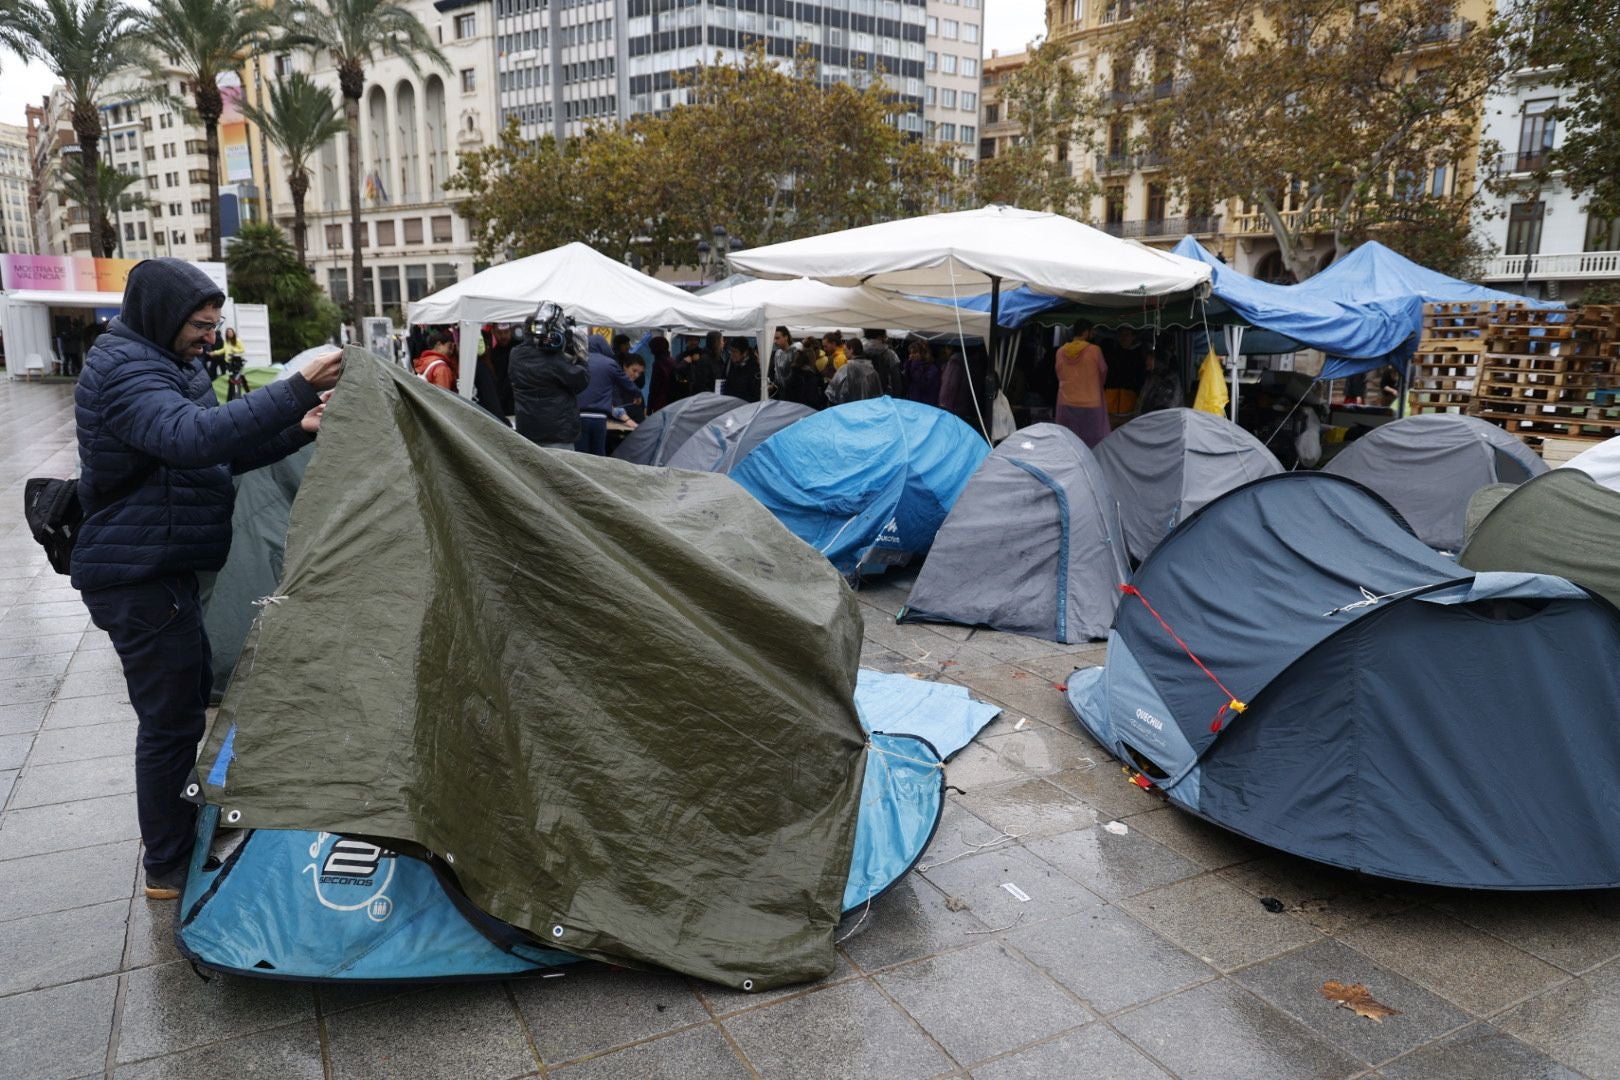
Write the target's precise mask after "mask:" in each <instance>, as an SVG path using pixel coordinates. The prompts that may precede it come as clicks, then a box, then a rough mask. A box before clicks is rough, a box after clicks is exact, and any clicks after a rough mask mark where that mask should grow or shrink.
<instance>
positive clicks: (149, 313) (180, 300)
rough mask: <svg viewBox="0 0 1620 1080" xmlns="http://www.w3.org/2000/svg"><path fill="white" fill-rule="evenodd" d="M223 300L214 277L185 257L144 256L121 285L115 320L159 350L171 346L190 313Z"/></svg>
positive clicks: (223, 296)
mask: <svg viewBox="0 0 1620 1080" xmlns="http://www.w3.org/2000/svg"><path fill="white" fill-rule="evenodd" d="M223 303H225V294H224V293H223V292H221V291H220V288H219V286H218V285H216V284H215V283H214V279H213V278H211V277H209V276H208V275H207V274H205V273H203V272H202V271H201V270H199V269H198V268H197V267H196V266H195V265H193V264H192V263H189V262H187V261H186V260H184V259H143V260H141V261H140V262H138V263H136V264H135V266H134V268H133V269H132V270H130V272H129V280H128V281H127V282H126V283H125V284H124V306H123V307H122V308H120V309H119V312H118V320H119V321H120V322H122V323H123V324H124V325H125V326H126V327H128V328H129V329H130V330H133V331H134V332H135V333H137V334H139V335H140V336H141V337H143V338H145V339H146V340H147V341H150V342H151V343H152V344H153V345H156V346H157V347H158V348H160V349H165V350H167V349H172V348H173V347H174V339H175V338H176V337H178V336H179V334H180V326H181V324H183V323H184V322H185V321H186V320H187V319H189V318H190V317H191V313H192V312H194V311H196V310H197V309H198V308H200V307H207V306H208V305H210V304H223Z"/></svg>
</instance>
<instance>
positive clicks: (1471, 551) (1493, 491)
mask: <svg viewBox="0 0 1620 1080" xmlns="http://www.w3.org/2000/svg"><path fill="white" fill-rule="evenodd" d="M1492 502H1494V504H1495V505H1494V506H1492V507H1491V509H1490V511H1489V513H1486V514H1484V515H1483V520H1481V521H1480V523H1479V526H1478V528H1476V529H1475V530H1474V531H1473V533H1472V535H1470V536H1469V538H1468V544H1467V546H1466V547H1464V548H1463V549H1462V553H1461V554H1460V555H1458V556H1457V561H1458V562H1460V563H1462V564H1463V565H1464V566H1466V567H1468V568H1469V569H1470V570H1523V571H1527V572H1530V573H1535V574H1557V575H1558V576H1559V577H1563V578H1568V579H1569V580H1570V581H1573V582H1575V583H1576V584H1577V585H1584V586H1586V587H1587V588H1588V589H1591V590H1592V591H1593V592H1595V593H1598V594H1599V595H1601V596H1604V597H1606V598H1607V599H1608V600H1609V602H1610V603H1612V604H1616V605H1620V491H1615V490H1613V489H1612V488H1607V487H1604V486H1603V485H1602V484H1600V483H1598V482H1597V481H1596V480H1593V479H1592V478H1591V476H1589V475H1588V474H1587V473H1586V472H1584V471H1582V470H1580V469H1553V470H1551V471H1550V472H1547V473H1545V474H1544V475H1542V476H1538V477H1536V478H1535V479H1534V480H1531V481H1529V482H1527V483H1524V484H1521V485H1519V486H1518V487H1516V488H1486V489H1484V490H1482V491H1480V492H1479V493H1478V494H1477V495H1476V496H1475V504H1480V503H1492ZM1475 512H1476V506H1475V505H1471V506H1470V507H1469V516H1470V517H1472V516H1473V514H1474V513H1475ZM1611 662H1613V661H1611Z"/></svg>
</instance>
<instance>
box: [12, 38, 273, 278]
mask: <svg viewBox="0 0 1620 1080" xmlns="http://www.w3.org/2000/svg"><path fill="white" fill-rule="evenodd" d="M166 89H167V91H168V92H169V93H170V94H171V95H173V96H175V97H180V98H184V97H187V96H188V91H187V88H186V86H185V84H184V82H183V81H182V80H181V79H180V78H179V77H178V76H175V77H174V82H173V83H172V84H171V85H170V86H168V87H167V88H166ZM98 104H99V106H100V109H101V130H102V135H101V155H102V160H103V161H104V162H106V163H107V164H109V165H111V166H112V167H113V168H114V169H117V170H118V171H119V172H122V173H125V174H127V175H129V176H132V177H135V178H137V182H136V183H135V184H134V185H132V186H131V187H130V188H129V190H128V192H127V196H128V197H127V198H125V199H120V200H117V201H115V202H114V203H113V205H111V206H110V207H109V208H108V218H109V220H110V221H111V222H112V226H113V231H114V233H115V234H116V237H117V245H118V246H117V247H116V249H115V250H114V251H113V255H114V256H115V257H117V258H126V259H145V258H153V257H156V256H161V255H169V256H174V257H176V258H182V259H194V260H204V259H207V258H209V252H210V244H209V233H208V230H209V228H210V225H209V212H208V211H209V207H208V158H207V152H206V150H207V144H206V141H205V137H204V133H203V129H202V128H201V126H199V125H191V124H188V123H187V122H186V119H185V116H184V114H183V113H182V112H180V111H179V110H178V109H176V108H174V107H173V106H172V105H171V104H168V103H165V102H164V101H162V100H160V99H158V98H156V97H154V96H153V95H152V87H151V86H150V84H149V80H148V78H147V77H146V75H145V74H144V73H142V72H137V71H134V70H131V71H129V72H126V73H122V74H120V75H118V76H115V77H114V78H112V79H110V80H108V82H107V83H106V84H105V85H104V86H103V88H102V94H101V100H100V102H99V103H98ZM68 112H69V102H68V100H67V96H66V93H65V91H64V90H63V89H62V88H61V87H57V88H56V89H54V90H53V91H52V92H51V93H50V94H49V95H48V96H47V97H46V98H45V100H44V101H43V102H42V103H41V105H40V106H38V107H34V106H30V107H29V108H28V112H27V115H28V125H29V127H28V142H29V153H30V155H31V158H32V162H31V164H32V171H33V184H34V187H33V191H34V206H33V209H34V220H35V226H36V239H37V241H38V248H39V251H40V252H41V253H42V254H52V255H91V254H95V255H100V254H101V253H100V252H99V251H96V252H92V251H91V237H90V222H89V218H88V217H87V215H86V213H85V210H84V208H83V207H81V206H77V205H72V204H71V203H70V202H69V200H68V199H67V198H66V195H65V194H64V191H63V187H62V178H63V173H64V170H65V169H66V167H67V163H68V162H69V161H71V160H73V159H74V158H75V157H76V156H77V155H78V154H79V145H78V140H77V138H76V137H75V135H74V133H73V127H72V124H71V123H70V121H69V116H68ZM234 178H235V179H237V180H238V181H242V182H250V181H251V172H248V173H247V174H246V175H245V176H244V175H243V173H242V172H241V171H240V170H238V171H237V172H236V173H235V174H234ZM232 180H233V173H232V172H230V171H228V170H226V169H224V168H223V166H222V174H221V187H220V195H221V202H222V204H223V205H226V206H227V207H228V212H227V213H224V214H222V221H221V224H222V231H223V232H224V233H225V234H226V235H227V236H230V235H232V234H233V233H234V232H235V224H236V221H237V214H236V206H237V200H238V194H239V191H238V185H237V184H236V183H233V182H232Z"/></svg>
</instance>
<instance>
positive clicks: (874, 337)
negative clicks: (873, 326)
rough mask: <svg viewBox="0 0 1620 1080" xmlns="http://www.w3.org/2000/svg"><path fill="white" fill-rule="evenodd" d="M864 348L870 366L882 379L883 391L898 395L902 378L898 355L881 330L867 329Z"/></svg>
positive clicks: (902, 382)
mask: <svg viewBox="0 0 1620 1080" xmlns="http://www.w3.org/2000/svg"><path fill="white" fill-rule="evenodd" d="M865 333H866V348H865V350H864V351H863V353H862V355H864V356H865V357H866V358H867V359H868V360H870V361H872V366H873V367H874V368H876V369H877V373H878V378H879V379H881V380H883V392H884V393H885V394H888V395H889V396H890V397H899V396H900V394H901V390H902V387H903V385H904V379H903V377H902V375H901V371H900V357H899V355H898V354H896V353H895V351H894V350H893V349H891V348H889V342H888V340H887V339H886V338H885V336H884V333H883V331H882V330H867V331H865Z"/></svg>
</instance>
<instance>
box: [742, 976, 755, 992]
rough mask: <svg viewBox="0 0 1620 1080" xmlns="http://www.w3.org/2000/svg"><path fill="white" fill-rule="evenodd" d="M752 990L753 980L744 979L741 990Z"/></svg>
mask: <svg viewBox="0 0 1620 1080" xmlns="http://www.w3.org/2000/svg"><path fill="white" fill-rule="evenodd" d="M753 988H754V980H753V979H744V980H743V989H744V990H752V989H753Z"/></svg>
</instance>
